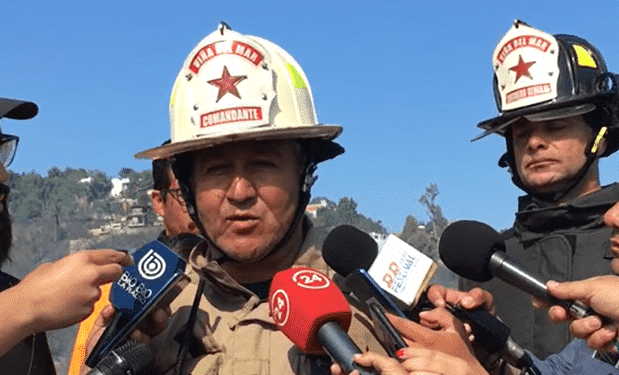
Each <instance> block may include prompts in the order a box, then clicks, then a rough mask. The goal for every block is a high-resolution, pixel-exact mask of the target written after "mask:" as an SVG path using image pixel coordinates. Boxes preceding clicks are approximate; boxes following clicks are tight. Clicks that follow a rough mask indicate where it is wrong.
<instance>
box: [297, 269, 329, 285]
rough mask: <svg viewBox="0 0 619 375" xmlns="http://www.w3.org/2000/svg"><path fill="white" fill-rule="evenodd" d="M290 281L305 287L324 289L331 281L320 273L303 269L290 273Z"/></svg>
mask: <svg viewBox="0 0 619 375" xmlns="http://www.w3.org/2000/svg"><path fill="white" fill-rule="evenodd" d="M292 281H294V282H295V283H296V284H297V285H298V286H300V287H301V288H305V289H324V288H327V287H328V286H329V285H330V284H331V281H330V280H329V278H328V277H326V276H325V275H323V274H322V273H320V272H318V271H314V270H308V269H304V270H301V271H299V272H296V273H295V274H294V275H292Z"/></svg>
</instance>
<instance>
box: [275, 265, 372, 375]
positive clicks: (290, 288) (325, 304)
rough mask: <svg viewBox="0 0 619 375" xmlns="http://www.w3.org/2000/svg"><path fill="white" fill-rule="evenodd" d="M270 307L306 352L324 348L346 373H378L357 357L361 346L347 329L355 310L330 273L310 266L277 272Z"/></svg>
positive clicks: (282, 327)
mask: <svg viewBox="0 0 619 375" xmlns="http://www.w3.org/2000/svg"><path fill="white" fill-rule="evenodd" d="M269 309H270V315H271V317H272V318H273V320H274V321H275V324H277V326H278V327H279V328H280V330H281V331H282V332H283V333H284V334H285V335H286V336H287V337H288V338H289V339H290V340H291V341H292V342H293V343H294V344H295V345H296V346H297V347H298V348H300V349H301V350H302V351H303V352H306V353H310V354H314V353H321V352H322V351H323V350H324V351H325V352H326V353H327V354H328V355H329V356H330V357H331V359H332V360H333V361H334V362H336V363H337V364H339V365H340V367H341V368H342V369H343V371H344V373H349V372H351V371H353V370H357V371H359V373H360V374H362V375H365V374H368V375H369V374H376V373H375V372H374V371H373V369H369V368H366V367H363V366H360V365H358V364H356V363H355V362H354V361H353V355H355V354H358V353H359V354H360V353H361V350H360V349H359V347H358V346H357V345H356V344H355V343H354V342H353V341H352V339H351V338H350V337H349V336H348V334H347V333H346V331H347V330H348V328H349V327H350V323H351V320H352V312H351V311H350V307H349V306H348V302H347V301H346V298H345V297H344V295H343V294H342V292H340V290H339V289H338V288H337V286H335V285H334V284H333V282H332V281H331V280H330V279H329V278H328V277H327V276H326V275H324V274H322V273H320V272H318V271H316V270H314V269H311V268H307V267H294V268H290V269H287V270H284V271H280V272H278V273H276V274H275V276H274V277H273V281H272V282H271V288H270V290H269Z"/></svg>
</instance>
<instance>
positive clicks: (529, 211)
mask: <svg viewBox="0 0 619 375" xmlns="http://www.w3.org/2000/svg"><path fill="white" fill-rule="evenodd" d="M617 201H619V184H616V183H615V184H611V185H608V186H605V187H603V188H602V189H601V190H599V191H596V192H594V193H591V194H587V195H584V196H582V197H579V198H576V199H574V200H572V201H570V202H567V203H565V204H561V205H558V206H555V205H552V204H551V203H548V202H544V201H540V200H538V199H535V198H533V197H531V196H530V195H526V196H523V197H520V198H519V200H518V212H517V213H516V223H515V225H514V226H515V227H516V228H518V229H520V230H522V231H531V232H535V233H549V232H553V231H556V230H562V229H570V228H581V229H589V228H595V227H599V226H602V225H604V222H603V216H604V213H605V212H606V211H607V210H608V209H609V208H610V207H612V206H613V205H614V204H615V203H616V202H617Z"/></svg>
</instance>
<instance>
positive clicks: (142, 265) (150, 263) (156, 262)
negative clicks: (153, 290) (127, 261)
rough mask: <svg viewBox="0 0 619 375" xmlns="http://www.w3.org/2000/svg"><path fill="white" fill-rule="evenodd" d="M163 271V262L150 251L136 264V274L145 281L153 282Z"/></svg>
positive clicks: (159, 256) (153, 251)
mask: <svg viewBox="0 0 619 375" xmlns="http://www.w3.org/2000/svg"><path fill="white" fill-rule="evenodd" d="M165 269H166V264H165V260H164V259H163V257H162V256H161V255H159V254H157V253H156V252H155V250H152V249H151V250H149V251H148V253H146V255H144V257H142V259H140V262H139V263H138V272H139V273H140V275H142V277H143V278H145V279H146V280H154V279H157V278H159V277H161V275H163V273H164V272H165Z"/></svg>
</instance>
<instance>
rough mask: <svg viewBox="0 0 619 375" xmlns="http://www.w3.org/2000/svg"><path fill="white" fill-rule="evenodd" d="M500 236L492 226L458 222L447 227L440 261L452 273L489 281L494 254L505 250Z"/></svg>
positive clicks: (474, 222)
mask: <svg viewBox="0 0 619 375" xmlns="http://www.w3.org/2000/svg"><path fill="white" fill-rule="evenodd" d="M504 246H505V245H504V244H503V242H502V241H501V236H500V235H499V233H498V232H497V231H496V230H494V229H493V228H492V227H491V226H489V225H487V224H484V223H480V222H478V221H472V220H461V221H456V222H453V223H451V224H449V225H448V226H447V228H445V230H444V231H443V234H442V235H441V239H440V241H439V243H438V252H439V256H440V258H441V260H442V261H443V263H444V264H445V266H447V268H449V269H450V270H452V271H453V272H455V273H457V274H458V275H460V276H462V277H465V278H467V279H470V280H473V281H479V282H482V281H488V280H490V279H492V277H493V275H492V273H491V272H490V270H489V268H488V263H489V261H490V257H491V256H492V254H493V253H494V252H495V251H497V250H500V249H504Z"/></svg>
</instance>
